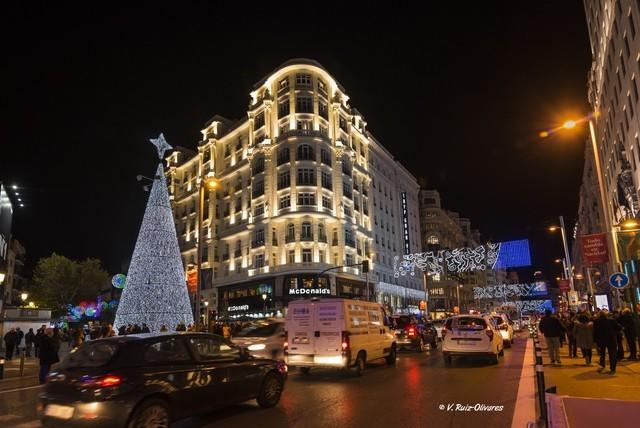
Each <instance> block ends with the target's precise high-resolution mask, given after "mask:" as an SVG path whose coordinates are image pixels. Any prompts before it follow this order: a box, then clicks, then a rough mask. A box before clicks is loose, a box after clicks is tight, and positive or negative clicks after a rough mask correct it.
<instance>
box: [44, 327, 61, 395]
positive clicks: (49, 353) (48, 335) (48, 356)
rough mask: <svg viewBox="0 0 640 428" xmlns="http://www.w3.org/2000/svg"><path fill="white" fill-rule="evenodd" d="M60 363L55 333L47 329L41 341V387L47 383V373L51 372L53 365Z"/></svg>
mask: <svg viewBox="0 0 640 428" xmlns="http://www.w3.org/2000/svg"><path fill="white" fill-rule="evenodd" d="M58 361H60V358H58V350H57V349H56V344H55V342H54V331H53V329H52V328H47V329H46V330H45V334H44V335H43V336H42V338H41V340H40V373H39V379H40V385H42V384H44V383H45V380H46V377H47V373H49V371H50V370H51V365H52V364H55V363H57V362H58Z"/></svg>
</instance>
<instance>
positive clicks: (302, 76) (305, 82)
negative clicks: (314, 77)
mask: <svg viewBox="0 0 640 428" xmlns="http://www.w3.org/2000/svg"><path fill="white" fill-rule="evenodd" d="M310 86H311V75H310V74H306V73H298V74H296V87H310Z"/></svg>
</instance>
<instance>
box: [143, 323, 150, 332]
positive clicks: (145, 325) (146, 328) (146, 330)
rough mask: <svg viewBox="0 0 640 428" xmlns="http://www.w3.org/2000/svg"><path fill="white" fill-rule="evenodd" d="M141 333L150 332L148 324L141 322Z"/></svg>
mask: <svg viewBox="0 0 640 428" xmlns="http://www.w3.org/2000/svg"><path fill="white" fill-rule="evenodd" d="M142 333H151V330H149V326H148V325H147V324H145V323H142Z"/></svg>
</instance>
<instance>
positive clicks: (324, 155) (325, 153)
mask: <svg viewBox="0 0 640 428" xmlns="http://www.w3.org/2000/svg"><path fill="white" fill-rule="evenodd" d="M320 162H322V163H323V164H325V165H329V166H331V154H330V153H329V150H325V149H320Z"/></svg>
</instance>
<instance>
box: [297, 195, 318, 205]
mask: <svg viewBox="0 0 640 428" xmlns="http://www.w3.org/2000/svg"><path fill="white" fill-rule="evenodd" d="M315 204H316V194H315V193H298V205H300V206H313V205H315Z"/></svg>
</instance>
